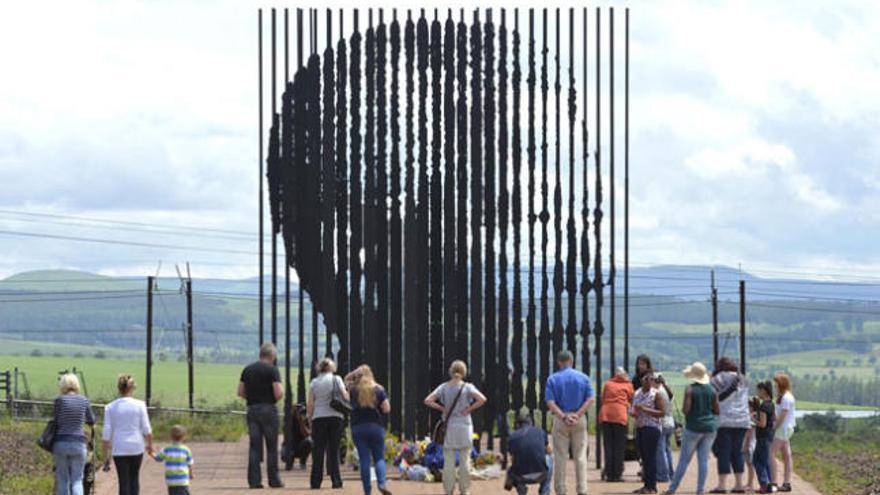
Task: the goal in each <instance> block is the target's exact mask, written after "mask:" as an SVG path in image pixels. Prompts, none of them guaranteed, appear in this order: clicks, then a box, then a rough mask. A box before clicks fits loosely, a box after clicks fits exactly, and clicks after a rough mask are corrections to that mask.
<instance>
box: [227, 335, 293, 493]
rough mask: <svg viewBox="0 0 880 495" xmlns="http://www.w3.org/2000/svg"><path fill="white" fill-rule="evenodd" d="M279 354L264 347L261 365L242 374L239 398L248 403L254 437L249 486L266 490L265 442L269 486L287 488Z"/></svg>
mask: <svg viewBox="0 0 880 495" xmlns="http://www.w3.org/2000/svg"><path fill="white" fill-rule="evenodd" d="M276 356H277V351H276V349H275V346H274V345H273V344H271V343H266V344H263V345H262V346H261V347H260V359H259V361H257V362H255V363H252V364H249V365H248V366H247V367H245V369H244V370H243V371H242V372H241V381H240V382H239V383H238V396H239V397H241V398H242V399H244V400H245V401H247V424H248V434H249V436H250V450H249V452H248V486H250V487H251V488H262V487H263V484H262V481H261V477H262V475H261V474H260V463H261V462H262V460H263V442H264V441H265V443H266V470H267V477H268V478H269V486H271V487H272V488H280V487H282V486H284V484H283V483H281V478H280V477H279V476H278V408H277V407H276V406H275V403H276V402H278V401H279V400H281V398H282V397H284V388H283V387H282V386H281V375H280V374H279V373H278V368H276V367H275V358H276Z"/></svg>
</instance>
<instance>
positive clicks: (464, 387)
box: [425, 360, 486, 495]
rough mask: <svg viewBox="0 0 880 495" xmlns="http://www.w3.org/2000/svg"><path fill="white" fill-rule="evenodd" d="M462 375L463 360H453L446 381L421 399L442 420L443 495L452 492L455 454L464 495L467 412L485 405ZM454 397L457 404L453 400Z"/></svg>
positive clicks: (467, 457) (468, 440) (467, 465)
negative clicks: (443, 436) (444, 435)
mask: <svg viewBox="0 0 880 495" xmlns="http://www.w3.org/2000/svg"><path fill="white" fill-rule="evenodd" d="M465 376H467V366H466V365H465V364H464V361H458V360H456V361H453V362H452V365H450V366H449V377H450V379H449V381H447V382H444V383H441V384H440V386H438V387H437V388H436V389H434V391H433V392H431V393H430V394H428V396H427V397H425V405H426V406H428V407H430V408H431V409H434V410H436V411H440V412H441V413H442V414H443V417H444V418H446V437H445V439H444V440H443V491H444V492H445V493H446V495H452V491H453V490H454V489H455V456H456V454H458V458H459V463H458V489H459V491H460V492H461V495H468V490H469V489H470V485H471V480H470V463H471V447H472V446H473V440H472V438H473V436H474V423H473V421H472V420H471V413H472V412H474V411H476V410H477V409H479V408H480V407H482V406H483V404H485V403H486V396H485V395H483V394H482V392H480V391H479V390H477V387H475V386H474V384H472V383H467V382H465V381H464V377H465ZM459 393H460V394H461V395H460V396H459ZM456 396H458V401H456V400H455V398H456ZM453 403H455V406H454V407H453Z"/></svg>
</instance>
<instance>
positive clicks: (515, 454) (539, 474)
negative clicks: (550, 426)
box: [504, 413, 553, 495]
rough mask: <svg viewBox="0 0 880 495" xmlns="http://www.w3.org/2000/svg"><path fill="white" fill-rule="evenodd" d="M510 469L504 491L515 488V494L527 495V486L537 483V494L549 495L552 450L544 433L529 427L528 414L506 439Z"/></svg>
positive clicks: (530, 423)
mask: <svg viewBox="0 0 880 495" xmlns="http://www.w3.org/2000/svg"><path fill="white" fill-rule="evenodd" d="M508 446H509V448H510V449H509V451H508V453H509V455H510V457H511V464H510V469H508V470H507V480H506V481H505V483H504V488H505V489H506V490H510V489H511V488H514V487H516V493H517V495H526V493H528V490H529V489H528V485H530V484H537V483H540V484H541V487H540V489H539V490H538V493H539V494H540V495H550V479H551V478H552V476H553V459H552V458H551V457H550V454H551V453H552V452H553V449H552V448H551V447H550V444H549V442H548V440H547V433H546V432H544V430H542V429H541V428H536V427H534V426H532V418H531V417H530V416H529V415H528V413H524V414H521V415H520V416H519V417H518V418H517V419H516V431H514V432H513V433H512V434H511V435H510V438H509V439H508Z"/></svg>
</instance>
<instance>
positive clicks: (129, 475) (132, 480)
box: [113, 454, 144, 495]
mask: <svg viewBox="0 0 880 495" xmlns="http://www.w3.org/2000/svg"><path fill="white" fill-rule="evenodd" d="M143 461H144V454H138V455H115V456H113V464H115V465H116V478H117V479H118V480H119V495H139V494H140V493H141V478H140V476H141V463H142V462H143Z"/></svg>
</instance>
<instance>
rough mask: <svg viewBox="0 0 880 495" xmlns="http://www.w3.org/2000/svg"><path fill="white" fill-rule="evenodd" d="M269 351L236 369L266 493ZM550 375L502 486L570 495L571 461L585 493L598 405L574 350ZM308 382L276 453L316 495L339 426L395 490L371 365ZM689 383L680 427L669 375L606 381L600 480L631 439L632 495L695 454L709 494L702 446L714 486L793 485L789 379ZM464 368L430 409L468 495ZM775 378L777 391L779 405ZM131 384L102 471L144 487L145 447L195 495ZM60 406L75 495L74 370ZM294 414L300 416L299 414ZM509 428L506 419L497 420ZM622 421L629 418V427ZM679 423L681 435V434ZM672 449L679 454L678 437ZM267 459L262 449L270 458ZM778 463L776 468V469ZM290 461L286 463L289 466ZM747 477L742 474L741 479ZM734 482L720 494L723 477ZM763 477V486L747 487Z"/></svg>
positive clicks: (449, 482)
mask: <svg viewBox="0 0 880 495" xmlns="http://www.w3.org/2000/svg"><path fill="white" fill-rule="evenodd" d="M276 358H277V351H276V349H275V346H274V345H272V344H264V345H263V346H262V347H261V348H260V355H259V360H258V361H256V362H254V363H252V364H250V365H248V366H247V367H245V368H244V370H243V371H242V373H241V378H240V381H239V385H238V396H239V397H241V398H242V399H244V400H245V401H246V403H247V416H246V417H247V426H248V434H249V452H248V469H247V482H248V486H249V487H250V488H262V487H263V484H262V473H261V464H262V463H263V461H265V464H266V471H267V481H268V485H269V486H270V487H274V488H277V487H283V486H284V484H283V483H282V481H281V478H280V475H279V466H278V464H279V462H278V461H279V452H278V437H279V416H278V409H277V402H278V401H280V400H281V399H282V398H283V397H284V388H283V386H282V383H281V377H280V373H279V372H278V368H277V367H276V365H275V362H276ZM556 364H557V370H556V372H554V373H553V374H552V375H551V376H550V377H549V378H548V380H547V382H546V384H545V393H544V395H545V397H546V406H547V411H548V413H549V414H550V415H552V421H551V428H550V432H549V435H548V433H547V432H546V431H544V429H542V428H539V427H536V426H534V424H533V417H532V416H531V414H530V413H528V412H523V413H520V414H519V415H517V417H516V419H515V426H516V430H515V431H513V432H512V433H511V434H510V435H509V438H508V442H507V447H508V456H509V458H506V459H505V460H506V461H509V465H507V466H506V467H507V473H506V477H505V480H504V483H505V488H506V489H509V490H512V489H515V490H516V492H517V494H518V495H524V494H525V493H527V491H528V486H529V485H533V484H534V485H538V492H539V493H540V494H541V495H547V494H549V493H550V490H551V486H552V487H553V488H554V489H555V492H556V494H557V495H566V494H567V493H568V487H567V486H566V467H567V466H568V465H569V462H568V461H569V459H573V461H574V462H573V465H574V469H575V480H576V484H575V491H574V493H575V494H577V495H585V494H586V493H587V433H588V421H587V411H588V410H589V408H590V406H591V405H592V404H593V403H594V401H595V400H596V395H595V392H594V390H593V384H592V382H591V381H590V378H589V377H588V376H587V375H586V374H584V373H582V372H580V371H578V370H577V369H575V368H574V358H573V355H572V353H571V352H569V351H567V350H564V351H561V352H560V353H559V354H558V355H557V356H556ZM315 372H316V373H315V378H314V379H313V380H312V381H311V383H310V386H309V393H308V400H307V403H306V405H305V407H304V408H303V411H302V415H303V417H302V418H300V417H299V414H297V419H298V420H299V421H297V422H296V424H295V425H289V427H288V426H285V434H291V432H294V433H296V434H298V435H296V434H294V439H295V440H296V442H293V445H292V446H290V447H288V448H290V449H292V450H291V451H290V452H286V453H285V452H282V455H281V458H285V456H290V459H291V461H290V462H291V463H292V459H293V458H294V457H299V458H300V463H301V465H302V466H303V467H304V466H305V464H306V462H305V461H306V458H307V457H308V456H309V455H311V458H312V464H311V473H310V487H311V488H312V489H320V488H321V485H322V482H323V480H324V479H325V477H329V478H330V482H331V486H332V488H340V487H342V484H343V479H342V475H341V472H340V451H341V443H342V439H343V435H344V431H345V428H346V424H349V425H350V427H351V439H352V442H353V443H354V446H355V449H356V451H357V457H358V462H359V466H358V467H359V471H360V476H361V481H362V484H363V492H364V494H365V495H369V494H370V493H371V492H372V485H373V482H374V480H375V483H376V485H377V489H378V491H379V492H380V493H381V494H382V495H390V494H391V492H390V491H389V488H388V483H387V477H386V464H385V445H386V441H385V439H386V433H385V424H386V416H387V414H388V413H389V411H390V410H391V403H390V400H389V397H388V394H387V393H386V391H385V389H384V388H383V387H382V385H381V384H378V383H376V380H375V377H374V375H373V372H372V370H371V369H370V367H369V366H367V365H365V364H364V365H361V366H358V367H357V368H355V369H354V370H352V371H351V372H349V373H348V374H347V375H346V376H344V377H342V376H340V375H338V374H336V364H335V363H334V362H333V360H332V359H329V358H325V359H323V360H321V361H320V362H319V363H318V364H317V366H316V370H315ZM683 375H684V377H685V378H686V379H687V382H688V384H687V386H686V387H685V388H684V390H683V392H681V393H680V395H681V396H682V397H681V406H680V411H681V413H682V416H683V418H684V424H683V425H679V424H678V423H677V422H676V420H675V412H676V410H678V407H677V406H676V404H675V398H676V395H675V394H674V393H673V390H672V389H671V388H670V387H669V385H668V384H667V381H666V378H665V377H664V376H663V375H662V374H661V373H660V372H659V371H658V370H656V369H655V368H654V366H652V363H651V359H650V358H649V357H648V356H646V355H640V356H638V358H637V359H636V369H635V373H634V375H633V376H632V377H630V376H629V375H628V373H627V371H626V370H625V369H624V368H622V367H619V368H617V370H616V372H615V374H614V376H613V377H612V378H611V379H609V380H608V381H606V382H605V384H604V390H603V394H602V397H601V402H600V407H599V416H598V420H599V422H600V425H601V428H600V432H601V436H602V440H603V449H604V452H605V463H604V468H603V472H602V475H603V479H605V480H606V481H608V482H619V481H623V474H624V461H625V459H626V458H627V448H628V444H629V443H630V442H632V443H633V444H634V445H635V450H636V451H637V454H638V459H639V462H640V467H641V470H640V477H641V480H642V482H643V486H642V487H641V488H639V489H638V490H636V491H635V492H634V493H658V483H665V482H668V483H669V485H668V486H667V487H666V490H665V492H664V493H666V494H675V493H676V491H677V490H678V489H679V487H680V485H681V482H682V480H683V478H684V476H685V474H686V472H687V469H688V467H689V465H690V462H691V460H693V457H694V454H696V456H697V471H698V475H697V486H696V489H697V493H699V494H703V493H707V492H705V485H706V481H707V477H708V472H709V454H710V452H711V453H713V454H714V456H715V459H716V462H717V465H716V469H717V474H718V476H717V478H718V485H717V486H716V487H715V488H713V489H712V490H710V491H709V492H708V493H746V492H747V491H754V492H756V493H774V492H776V491H780V492H790V491H791V490H792V487H791V474H792V458H791V445H790V439H791V436H792V434H793V433H794V428H795V399H794V395H793V394H792V390H791V382H790V379H789V377H788V376H787V375H785V374H784V373H778V374H776V376H775V377H774V379H773V381H772V382H770V381H764V382H760V383H758V384H757V386H756V389H755V390H756V395H755V396H754V397H752V398H750V397H749V384H748V382H747V380H746V378H745V376H744V375H743V374H742V373H741V372H740V370H739V368H738V367H737V364H736V362H735V361H733V360H732V359H730V358H727V357H723V358H721V359H719V360H718V362H717V363H715V367H714V370H713V372H712V373H711V375H710V373H709V371H708V370H707V369H706V366H705V365H703V364H702V363H699V362H695V363H693V364H691V365H690V366H688V367H686V368H685V369H684V370H683ZM467 376H468V372H467V366H466V364H465V363H464V362H462V361H458V360H456V361H453V362H452V363H451V364H450V366H449V377H448V380H446V381H444V382H442V383H440V384H439V385H438V386H437V387H436V388H435V389H434V390H433V391H432V392H431V393H430V394H428V396H427V397H425V399H424V404H425V406H426V407H429V408H431V409H433V410H435V411H437V412H439V413H440V414H441V416H440V417H441V418H442V421H443V423H444V427H445V430H444V432H445V434H444V435H443V436H442V449H443V459H444V463H443V469H442V480H443V490H444V493H445V494H447V495H452V494H453V493H454V492H455V490H456V487H457V488H458V493H461V494H462V495H468V494H469V493H470V472H471V466H470V462H471V448H472V446H473V437H474V426H473V420H472V417H471V415H472V413H473V412H474V411H476V410H477V409H479V408H480V407H482V406H483V405H484V404H486V402H487V401H488V400H489V399H488V398H487V397H486V396H485V395H484V394H483V393H482V392H480V390H479V389H478V388H477V386H476V385H475V384H474V383H470V382H468V381H467V380H466V379H467ZM774 386H775V399H774ZM135 388H136V387H135V382H134V379H133V378H132V377H131V376H130V375H127V374H123V375H120V376H119V377H118V380H117V390H118V394H119V396H118V398H117V399H116V400H114V401H113V402H111V403H110V404H108V405H107V406H106V407H105V408H104V416H103V421H104V422H103V429H102V435H101V438H102V446H103V448H102V450H103V459H104V464H103V470H104V471H109V470H110V469H111V461H112V464H113V465H114V466H115V471H116V476H117V480H118V486H119V493H120V495H136V494H138V493H139V492H140V486H139V473H140V469H141V464H142V462H143V458H144V455H145V454H146V455H147V456H148V457H152V458H154V459H155V460H156V461H158V462H163V463H164V464H165V479H166V484H167V486H168V493H169V494H171V495H185V494H188V493H189V485H190V481H191V479H192V477H193V476H192V465H193V455H192V451H191V450H190V449H189V448H188V447H187V446H186V445H184V443H183V442H184V440H185V438H186V430H185V429H184V428H183V427H182V426H180V425H177V426H174V427H173V428H172V429H171V432H170V444H169V445H168V446H166V447H165V448H163V449H161V450H159V451H156V450H155V449H154V445H153V434H152V427H151V425H150V418H149V414H148V411H147V407H146V405H145V404H144V402H143V401H140V400H138V399H135V398H134V391H135ZM59 392H60V393H59V396H58V397H57V398H56V399H55V402H54V414H53V416H54V420H55V435H54V442H53V445H52V451H53V455H54V459H55V465H56V470H55V472H56V481H57V483H56V486H57V493H58V494H60V495H80V494H82V493H83V485H82V483H83V466H84V464H85V462H86V447H85V443H86V440H87V439H86V435H85V429H84V428H85V425H89V426H92V427H94V424H95V419H96V418H95V415H94V413H93V411H92V407H91V404H90V403H89V400H88V399H87V398H85V397H84V396H82V395H81V394H80V388H79V381H78V379H77V377H76V375H73V374H64V375H62V376H61V378H60V380H59ZM298 411H299V410H298ZM502 421H504V422H505V423H506V418H504V419H502ZM630 425H634V429H633V435H630ZM680 427H683V428H681V431H680V433H679V432H678V429H679V428H680ZM673 439H676V440H677V443H678V445H679V447H680V453H679V459H678V463H677V465H676V464H675V463H674V462H673V457H672V441H673ZM264 453H265V456H264ZM780 455H781V457H782V461H783V469H782V472H781V473H780V469H779V468H778V466H777V462H776V458H777V456H780ZM289 465H290V464H289ZM747 472H748V474H746V473H747ZM731 474H732V475H733V480H732V487H731V489H730V491H729V492H728V484H729V483H730V482H731V479H730V478H731ZM755 478H757V481H758V486H757V487H755V486H754V479H755Z"/></svg>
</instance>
